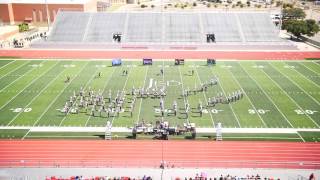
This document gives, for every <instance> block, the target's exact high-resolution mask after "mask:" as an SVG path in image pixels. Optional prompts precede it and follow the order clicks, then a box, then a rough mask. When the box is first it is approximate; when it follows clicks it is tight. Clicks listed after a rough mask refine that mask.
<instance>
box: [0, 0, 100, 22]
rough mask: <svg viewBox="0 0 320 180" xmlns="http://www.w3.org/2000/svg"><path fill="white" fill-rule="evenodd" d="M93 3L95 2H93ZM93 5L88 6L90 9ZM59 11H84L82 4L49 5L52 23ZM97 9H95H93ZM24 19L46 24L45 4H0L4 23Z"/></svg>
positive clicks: (0, 14) (0, 12)
mask: <svg viewBox="0 0 320 180" xmlns="http://www.w3.org/2000/svg"><path fill="white" fill-rule="evenodd" d="M94 1H95V0H94ZM93 6H94V3H92V4H89V5H88V7H87V8H88V9H90V8H91V9H92V8H93ZM59 9H71V10H80V11H84V5H82V4H49V5H48V10H49V17H50V20H51V22H52V21H54V18H55V16H56V14H57V13H58V11H59ZM95 9H97V8H95ZM26 18H28V19H32V21H33V22H46V21H47V10H46V5H45V4H21V3H18V4H0V19H1V20H2V21H3V22H4V23H11V24H13V23H20V22H23V21H24V20H25V19H26Z"/></svg>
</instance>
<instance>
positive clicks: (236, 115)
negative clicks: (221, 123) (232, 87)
mask: <svg viewBox="0 0 320 180" xmlns="http://www.w3.org/2000/svg"><path fill="white" fill-rule="evenodd" d="M210 71H211V74H212V70H210ZM218 85H219V86H220V88H221V90H222V92H223V94H224V96H225V97H226V96H227V94H226V92H225V91H224V89H223V87H222V86H221V84H220V82H218ZM228 105H229V107H230V109H231V111H232V113H233V115H234V117H235V118H236V120H237V123H238V125H239V127H241V124H240V121H239V119H238V117H237V115H236V113H235V112H234V110H233V107H232V106H231V104H230V103H228Z"/></svg>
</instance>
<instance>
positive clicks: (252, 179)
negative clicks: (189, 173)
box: [175, 173, 280, 180]
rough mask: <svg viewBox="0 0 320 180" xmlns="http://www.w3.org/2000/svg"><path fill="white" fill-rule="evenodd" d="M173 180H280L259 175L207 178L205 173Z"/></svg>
mask: <svg viewBox="0 0 320 180" xmlns="http://www.w3.org/2000/svg"><path fill="white" fill-rule="evenodd" d="M175 180H280V179H279V178H273V177H262V176H260V175H259V174H256V175H246V176H231V175H229V174H228V175H220V176H218V177H207V175H206V174H205V173H201V174H196V175H195V176H194V177H184V178H180V177H177V178H175Z"/></svg>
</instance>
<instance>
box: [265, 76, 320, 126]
mask: <svg viewBox="0 0 320 180" xmlns="http://www.w3.org/2000/svg"><path fill="white" fill-rule="evenodd" d="M262 72H263V73H264V74H265V75H266V76H267V77H268V78H269V79H270V80H271V81H272V82H274V84H275V85H277V86H278V87H279V88H280V89H282V87H281V86H280V85H279V84H278V83H277V82H275V81H274V80H273V79H272V78H271V77H270V76H269V74H267V73H266V72H264V71H262ZM282 91H283V92H284V93H285V94H286V95H287V96H288V97H289V98H290V99H291V101H292V102H294V103H295V104H296V106H297V107H298V108H299V109H302V108H301V106H300V105H299V104H298V103H297V102H296V101H295V100H294V99H293V98H292V97H291V96H290V95H289V94H288V93H287V92H286V91H285V90H284V89H282ZM306 116H307V117H308V118H309V119H310V120H311V121H312V122H313V123H314V124H315V125H316V126H317V127H318V128H320V126H319V125H318V124H317V123H316V122H315V121H314V120H313V119H312V118H311V117H310V116H309V115H308V114H307V113H306Z"/></svg>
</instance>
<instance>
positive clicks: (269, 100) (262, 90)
mask: <svg viewBox="0 0 320 180" xmlns="http://www.w3.org/2000/svg"><path fill="white" fill-rule="evenodd" d="M239 64H240V67H241V68H242V69H243V70H244V71H245V72H246V73H247V74H248V76H249V77H250V78H251V79H252V80H253V81H254V82H255V83H256V84H257V85H258V87H259V88H260V89H261V90H262V92H263V93H264V94H265V95H266V96H267V98H268V99H269V101H271V103H272V104H273V105H274V106H275V107H276V108H277V110H278V111H279V112H280V114H281V115H282V117H284V119H285V120H286V121H287V122H288V123H289V125H290V126H291V127H292V128H293V125H292V124H291V122H290V121H289V120H288V118H287V117H286V116H285V115H284V114H283V113H282V111H281V110H280V109H279V107H278V106H277V105H276V103H274V101H273V100H272V99H271V97H270V96H269V95H268V94H267V93H266V92H265V91H264V89H263V88H262V87H261V86H260V84H259V83H258V82H257V81H256V80H255V79H254V78H253V77H252V76H251V75H250V74H249V73H248V71H247V70H246V69H245V68H244V67H242V66H241V63H239ZM262 71H263V70H262Z"/></svg>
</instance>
